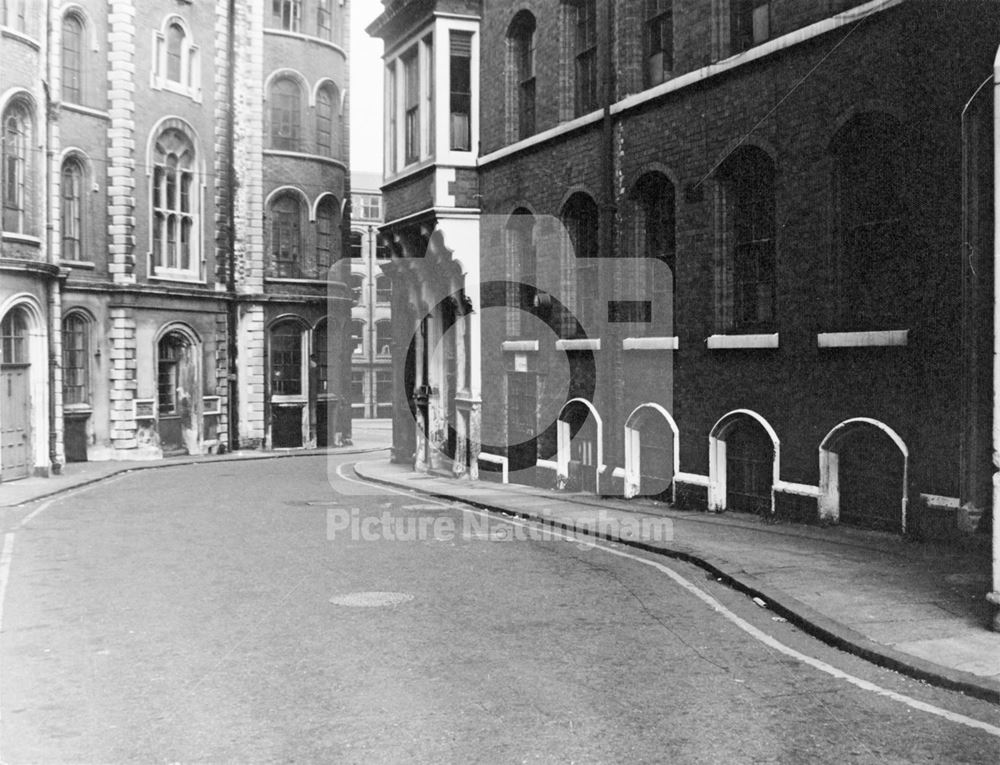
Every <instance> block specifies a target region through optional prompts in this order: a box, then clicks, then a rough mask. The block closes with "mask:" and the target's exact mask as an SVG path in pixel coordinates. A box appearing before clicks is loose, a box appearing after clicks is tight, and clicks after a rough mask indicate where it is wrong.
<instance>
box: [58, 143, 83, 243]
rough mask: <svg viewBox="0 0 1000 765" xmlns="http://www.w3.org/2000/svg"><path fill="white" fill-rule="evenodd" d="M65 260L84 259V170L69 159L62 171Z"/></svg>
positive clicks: (75, 161) (76, 162) (73, 160)
mask: <svg viewBox="0 0 1000 765" xmlns="http://www.w3.org/2000/svg"><path fill="white" fill-rule="evenodd" d="M61 257H62V259H63V260H81V259H82V258H83V168H82V167H81V165H80V163H79V162H78V161H77V160H76V159H68V160H66V161H65V162H64V163H63V169H62V251H61Z"/></svg>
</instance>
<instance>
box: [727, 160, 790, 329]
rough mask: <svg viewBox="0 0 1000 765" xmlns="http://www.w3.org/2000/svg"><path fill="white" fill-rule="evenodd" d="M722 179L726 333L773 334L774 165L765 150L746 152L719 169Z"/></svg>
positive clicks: (774, 288)
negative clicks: (733, 331)
mask: <svg viewBox="0 0 1000 765" xmlns="http://www.w3.org/2000/svg"><path fill="white" fill-rule="evenodd" d="M718 179H719V190H720V193H721V195H722V199H721V201H722V204H721V205H720V211H721V219H720V221H719V228H720V230H719V234H720V243H721V250H722V252H721V255H722V258H721V260H720V262H719V263H718V265H719V266H721V268H722V274H721V276H722V278H721V279H720V284H721V286H722V294H721V295H719V296H718V297H719V298H720V305H719V308H720V315H721V317H722V321H721V324H722V325H723V329H724V330H725V331H729V330H735V331H737V332H739V331H742V332H770V331H774V324H775V321H776V318H777V313H776V310H775V290H776V273H775V260H776V242H775V224H774V216H775V209H774V162H773V161H772V160H771V158H770V157H769V156H768V155H767V154H766V153H765V152H764V151H762V150H761V149H758V148H755V147H745V148H741V149H738V150H737V151H735V152H733V154H732V155H731V156H730V157H729V158H728V159H727V160H726V161H725V163H724V164H723V165H722V167H721V168H720V169H719V172H718Z"/></svg>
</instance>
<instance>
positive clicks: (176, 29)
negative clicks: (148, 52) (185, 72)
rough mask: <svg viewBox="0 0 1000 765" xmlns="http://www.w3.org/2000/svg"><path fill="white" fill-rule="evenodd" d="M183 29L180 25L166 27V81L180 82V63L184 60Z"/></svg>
mask: <svg viewBox="0 0 1000 765" xmlns="http://www.w3.org/2000/svg"><path fill="white" fill-rule="evenodd" d="M183 51H184V28H183V27H181V25H180V24H171V25H170V26H169V27H167V79H168V80H171V81H172V82H181V81H182V80H181V62H182V61H183V60H184V54H183Z"/></svg>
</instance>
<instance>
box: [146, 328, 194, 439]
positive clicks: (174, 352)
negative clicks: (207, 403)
mask: <svg viewBox="0 0 1000 765" xmlns="http://www.w3.org/2000/svg"><path fill="white" fill-rule="evenodd" d="M198 356H199V354H198V344H197V342H196V341H195V339H194V337H193V336H192V335H190V334H188V332H186V331H184V330H181V329H176V328H175V329H169V330H168V331H167V332H165V333H164V334H163V335H162V336H161V337H160V339H159V341H158V342H157V344H156V398H157V412H158V424H157V428H158V431H159V436H160V448H161V449H162V450H163V454H164V455H165V456H169V455H172V454H198V453H199V452H200V449H199V447H198V443H199V422H200V419H201V416H200V409H201V375H200V374H199V369H198Z"/></svg>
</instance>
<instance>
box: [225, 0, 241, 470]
mask: <svg viewBox="0 0 1000 765" xmlns="http://www.w3.org/2000/svg"><path fill="white" fill-rule="evenodd" d="M226 31H227V32H228V37H229V40H228V43H227V48H228V50H227V51H226V56H227V60H226V79H227V81H228V88H229V93H228V94H227V96H228V100H229V104H228V107H229V109H228V115H227V117H226V185H227V189H226V191H227V193H226V256H227V260H228V263H227V264H226V292H227V293H228V294H227V297H226V300H227V303H226V314H227V315H226V345H227V348H226V359H227V360H228V363H229V370H228V374H227V383H228V386H227V392H228V394H229V396H228V397H229V418H228V425H229V427H228V430H229V451H236V450H237V449H239V448H240V383H239V370H238V367H237V360H238V359H237V354H238V352H239V343H238V334H237V325H238V323H239V318H240V316H239V304H238V303H237V302H236V39H235V38H236V0H229V18H228V19H227V21H226Z"/></svg>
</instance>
